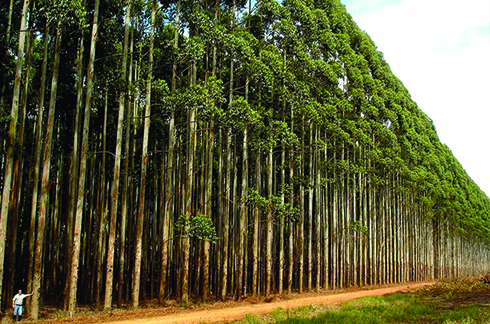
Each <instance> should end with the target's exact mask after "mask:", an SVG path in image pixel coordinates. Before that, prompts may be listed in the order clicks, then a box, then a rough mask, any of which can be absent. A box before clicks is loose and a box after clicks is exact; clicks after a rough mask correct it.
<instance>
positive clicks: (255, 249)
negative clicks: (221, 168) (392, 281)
mask: <svg viewBox="0 0 490 324" xmlns="http://www.w3.org/2000/svg"><path fill="white" fill-rule="evenodd" d="M260 162H261V161H260V151H259V150H257V152H256V153H255V190H256V191H257V192H258V193H259V194H260V173H261V172H260ZM259 222H260V211H259V208H258V207H257V206H255V207H254V210H253V226H254V227H253V237H252V253H253V256H252V294H253V295H254V296H256V295H258V293H259V289H260V288H259V287H260V283H257V282H258V279H259V273H260V271H259V226H260V223H259Z"/></svg>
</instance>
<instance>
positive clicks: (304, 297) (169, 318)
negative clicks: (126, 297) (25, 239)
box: [2, 282, 434, 324]
mask: <svg viewBox="0 0 490 324" xmlns="http://www.w3.org/2000/svg"><path fill="white" fill-rule="evenodd" d="M432 284H434V282H425V283H405V284H397V285H388V286H370V287H362V288H359V287H357V288H355V287H352V288H348V289H344V290H324V291H320V292H307V293H303V294H297V293H293V294H282V295H273V296H271V297H269V298H267V301H266V299H265V298H263V297H261V298H256V297H247V298H243V299H241V300H239V301H233V300H229V301H225V302H217V301H212V302H206V303H196V304H188V305H185V306H182V305H181V304H178V303H177V302H169V306H167V307H158V305H157V302H156V301H145V302H142V307H141V308H139V309H137V310H128V309H116V310H113V311H112V312H100V311H95V310H90V309H84V308H83V307H81V308H80V309H79V311H78V313H79V314H78V315H77V316H75V317H73V318H66V314H64V313H63V312H61V311H60V310H59V309H56V308H49V307H45V308H43V309H42V311H41V314H40V315H41V318H43V319H42V320H39V321H30V320H23V321H22V322H23V323H32V324H34V323H39V324H65V323H66V324H68V323H76V324H78V323H88V324H91V323H107V324H141V323H145V324H152V323H154V324H157V323H158V324H202V323H226V322H231V321H234V320H241V319H244V318H245V316H247V315H255V316H258V315H265V314H268V313H271V312H273V311H275V310H277V309H278V308H281V309H285V310H286V309H293V308H298V307H302V306H309V305H337V304H339V303H342V302H345V301H348V300H353V299H358V298H363V297H369V296H377V295H386V294H391V293H396V292H412V291H415V290H416V289H418V288H421V287H424V286H429V285H432ZM4 321H5V319H4V320H3V321H2V322H4ZM9 321H10V320H9Z"/></svg>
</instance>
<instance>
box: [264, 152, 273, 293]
mask: <svg viewBox="0 0 490 324" xmlns="http://www.w3.org/2000/svg"><path fill="white" fill-rule="evenodd" d="M272 164H273V160H272V146H271V147H270V148H269V154H268V157H267V191H268V192H267V193H268V197H269V199H272V195H273V189H272V183H273V181H272V180H273V165H272ZM266 231H267V232H266V245H265V249H266V250H265V260H266V290H265V295H266V296H269V295H270V294H271V292H272V276H273V274H272V210H271V209H270V208H269V209H268V211H267V219H266Z"/></svg>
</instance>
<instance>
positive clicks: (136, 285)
mask: <svg viewBox="0 0 490 324" xmlns="http://www.w3.org/2000/svg"><path fill="white" fill-rule="evenodd" d="M151 5H152V8H151V31H150V49H149V52H148V75H147V81H146V101H145V115H144V127H143V147H142V152H141V181H140V192H139V208H138V218H137V223H136V248H135V255H134V275H133V293H132V305H133V307H134V308H136V307H138V306H139V297H140V280H141V262H142V259H141V258H142V248H143V221H144V216H145V205H146V204H145V197H146V178H147V169H148V163H149V158H150V157H149V154H148V141H149V132H150V116H151V86H152V81H153V39H154V37H155V16H156V12H157V10H158V8H157V2H156V0H153V1H152V2H151Z"/></svg>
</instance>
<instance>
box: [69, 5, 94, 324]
mask: <svg viewBox="0 0 490 324" xmlns="http://www.w3.org/2000/svg"><path fill="white" fill-rule="evenodd" d="M99 3H100V0H95V8H94V20H93V25H92V38H91V44H90V56H89V63H88V67H87V93H86V99H85V113H84V122H83V137H82V151H81V155H80V178H79V185H78V199H77V209H76V215H75V227H74V233H73V251H72V253H71V257H72V262H71V268H70V279H69V280H70V289H69V294H68V313H69V314H70V316H73V314H74V312H75V307H76V300H77V284H78V266H79V261H80V260H79V256H80V242H81V235H82V233H81V229H82V218H83V209H84V208H83V207H84V198H85V190H84V188H85V173H86V168H87V153H88V146H89V138H88V135H89V134H88V133H89V127H90V111H91V109H92V100H93V97H92V93H93V82H94V62H95V45H96V41H97V29H98V17H99Z"/></svg>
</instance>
